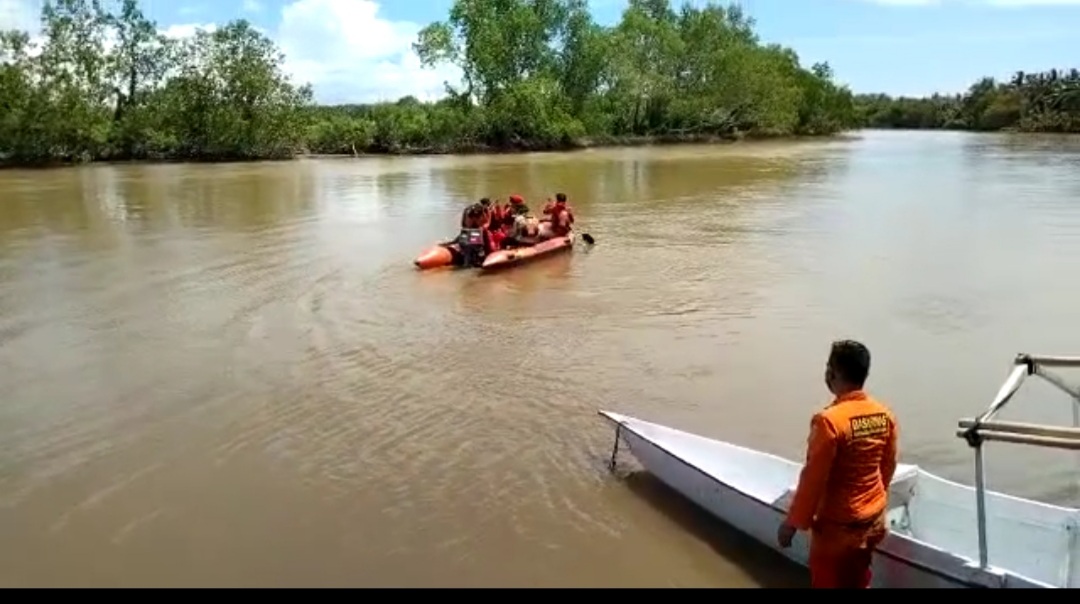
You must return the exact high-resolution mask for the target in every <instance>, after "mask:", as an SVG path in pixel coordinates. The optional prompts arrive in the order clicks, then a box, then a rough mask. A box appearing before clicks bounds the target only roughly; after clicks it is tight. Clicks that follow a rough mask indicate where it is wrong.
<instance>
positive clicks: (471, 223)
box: [461, 202, 498, 254]
mask: <svg viewBox="0 0 1080 604" xmlns="http://www.w3.org/2000/svg"><path fill="white" fill-rule="evenodd" d="M489 203H490V202H489ZM490 222H491V214H490V213H489V212H488V210H487V209H486V208H485V207H484V205H483V204H482V203H474V204H472V205H471V206H469V207H467V208H465V212H464V213H463V214H462V216H461V228H462V229H480V232H481V234H482V235H483V238H484V249H485V251H486V252H487V253H489V254H490V253H492V252H494V251H495V250H497V249H498V248H497V247H495V241H494V238H493V237H492V236H491V235H492V233H491V231H490V230H489V229H488V225H489V224H490Z"/></svg>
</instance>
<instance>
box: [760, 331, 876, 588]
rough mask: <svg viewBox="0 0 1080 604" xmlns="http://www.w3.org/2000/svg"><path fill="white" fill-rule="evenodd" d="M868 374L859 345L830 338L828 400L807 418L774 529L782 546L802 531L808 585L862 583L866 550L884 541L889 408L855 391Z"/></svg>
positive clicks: (866, 581) (866, 575)
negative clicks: (794, 474) (785, 503)
mask: <svg viewBox="0 0 1080 604" xmlns="http://www.w3.org/2000/svg"><path fill="white" fill-rule="evenodd" d="M869 373H870V351H869V350H867V348H866V347H865V346H863V345H862V344H860V343H858V342H853V341H850V340H844V341H839V342H834V343H833V345H832V351H831V353H830V354H829V361H828V364H827V365H826V367H825V385H826V386H828V388H829V390H830V391H831V392H832V393H833V394H834V395H836V399H835V400H834V401H833V402H832V404H831V405H829V406H828V407H826V408H825V409H823V410H821V411H819V412H817V413H816V414H814V417H813V419H812V420H811V421H810V438H809V440H808V443H807V451H806V465H805V466H803V470H802V473H801V474H800V475H799V485H798V487H796V490H795V496H794V497H793V498H792V501H791V508H790V509H789V510H788V515H787V519H786V520H785V521H784V522H783V523H782V524H781V525H780V529H779V530H778V531H777V533H776V540H777V541H778V542H779V544H780V547H782V548H787V547H790V546H791V540H792V538H793V537H794V536H795V531H799V530H802V531H806V530H808V531H810V583H811V587H814V588H834V589H836V588H860V589H866V588H867V587H869V586H870V578H871V571H870V562H871V559H872V557H873V552H874V548H875V547H877V546H878V544H880V543H881V541H882V540H883V539H884V538H885V531H886V528H885V505H886V503H887V499H888V488H889V484H890V483H891V482H892V477H893V472H895V471H896V460H897V425H896V419H895V417H894V416H893V414H892V411H890V410H889V408H888V407H886V406H885V405H883V404H882V403H880V402H878V401H876V400H874V399H873V398H871V397H870V396H869V395H868V394H867V393H866V392H865V391H864V390H863V384H864V383H865V381H866V377H867V375H868V374H869Z"/></svg>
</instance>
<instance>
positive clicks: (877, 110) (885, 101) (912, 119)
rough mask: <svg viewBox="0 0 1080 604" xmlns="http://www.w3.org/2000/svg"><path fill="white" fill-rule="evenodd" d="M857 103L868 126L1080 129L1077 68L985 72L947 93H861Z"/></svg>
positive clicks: (1064, 130)
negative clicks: (1002, 74)
mask: <svg viewBox="0 0 1080 604" xmlns="http://www.w3.org/2000/svg"><path fill="white" fill-rule="evenodd" d="M856 105H857V107H858V113H859V121H860V122H861V123H862V124H863V125H865V126H867V127H871V128H905V129H943V130H976V131H986V132H990V131H1003V130H1008V131H1016V132H1073V133H1080V70H1077V69H1070V70H1068V71H1059V70H1057V69H1051V70H1050V71H1045V72H1042V73H1024V72H1017V73H1016V74H1014V75H1013V77H1012V78H1011V79H1009V80H1008V81H1004V82H999V81H997V80H995V79H993V78H983V79H981V80H979V81H978V82H976V83H975V84H973V85H972V86H971V87H970V88H969V89H968V90H967V91H966V92H964V93H963V94H957V95H951V96H946V95H934V96H931V97H927V98H890V97H888V96H885V95H880V94H879V95H859V96H858V97H856Z"/></svg>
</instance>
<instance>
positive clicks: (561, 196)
mask: <svg viewBox="0 0 1080 604" xmlns="http://www.w3.org/2000/svg"><path fill="white" fill-rule="evenodd" d="M555 201H557V202H559V203H566V193H556V194H555Z"/></svg>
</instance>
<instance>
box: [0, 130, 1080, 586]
mask: <svg viewBox="0 0 1080 604" xmlns="http://www.w3.org/2000/svg"><path fill="white" fill-rule="evenodd" d="M558 190H562V191H565V192H567V193H568V194H569V195H570V196H571V199H572V203H573V204H574V206H575V208H576V210H577V214H578V218H579V223H580V227H581V230H584V231H587V232H589V233H592V234H593V235H594V236H595V237H596V239H597V245H596V246H595V247H592V248H586V247H584V246H582V247H579V248H577V249H576V250H575V251H574V252H573V254H571V255H567V256H562V257H556V258H550V259H547V260H544V261H541V262H538V263H536V264H534V265H531V266H527V267H522V268H520V269H516V270H514V271H511V272H505V273H501V274H498V275H492V276H479V275H476V274H471V273H464V272H440V273H432V274H418V273H417V272H416V271H414V270H413V268H412V266H411V260H412V259H413V257H415V255H416V254H417V253H418V252H419V251H420V250H422V249H423V248H424V247H426V246H427V245H429V244H430V243H431V242H433V241H437V240H441V239H444V238H446V237H447V236H448V235H452V234H453V230H454V229H453V227H454V224H455V221H456V220H457V219H458V216H459V214H460V210H461V208H462V207H463V205H464V204H466V203H467V202H469V201H470V200H474V199H476V198H479V197H481V196H485V195H490V196H500V197H504V198H505V196H506V195H508V194H510V193H514V192H518V193H521V194H523V195H525V196H526V197H527V198H528V199H529V200H531V201H532V202H533V205H534V207H538V206H539V205H540V202H541V201H542V199H543V198H544V197H546V196H548V195H552V194H554V193H555V192H556V191H558ZM1077 275H1080V139H1077V138H1068V137H1019V136H1013V137H1010V136H996V135H971V134H954V133H880V132H864V133H860V134H859V135H858V136H857V137H853V138H851V139H848V140H836V141H830V142H810V143H796V144H790V143H785V144H747V145H736V146H727V147H675V148H664V149H626V150H599V151H589V152H580V153H573V154H565V155H560V154H551V155H524V156H513V157H459V158H454V157H447V158H392V159H386V158H384V159H380V158H372V159H359V160H353V159H337V160H303V161H295V162H289V163H265V164H244V165H240V164H238V165H215V166H187V165H162V166H94V167H86V168H77V169H64V170H55V171H4V172H0V392H2V393H3V398H2V402H0V535H2V536H3V539H2V544H0V585H7V586H14V585H38V586H72V585H90V586H112V585H122V586H140V585H173V586H781V585H800V584H803V583H804V582H805V580H806V578H805V576H804V575H803V573H802V572H801V571H799V570H797V569H793V568H792V567H791V566H789V565H787V564H786V563H784V562H782V561H780V560H779V559H778V558H777V557H776V556H774V555H772V554H771V553H770V552H769V551H767V550H766V549H764V548H762V547H760V546H758V545H756V544H754V543H751V542H748V541H747V540H746V539H745V538H742V537H740V536H739V535H738V534H736V533H734V532H733V531H731V530H730V529H727V528H725V527H723V526H722V525H718V524H717V523H716V522H714V521H712V520H711V519H709V518H708V517H706V516H704V515H703V514H702V513H700V512H698V511H697V510H696V509H695V508H693V507H692V506H690V505H688V504H686V503H685V502H684V501H683V500H682V499H680V498H679V497H677V496H675V495H673V494H672V493H671V492H670V491H669V490H667V489H666V488H665V487H662V486H660V485H659V484H657V482H656V481H655V480H653V479H650V478H649V477H648V476H647V475H643V474H637V473H632V474H631V475H630V476H629V477H624V476H612V475H611V474H610V473H609V472H608V471H607V470H606V468H605V465H604V464H605V461H606V458H607V455H608V454H609V452H610V447H611V436H612V433H611V430H610V429H609V428H608V427H607V426H606V425H604V424H603V423H602V422H601V421H600V420H599V419H598V418H597V417H596V415H595V411H596V409H597V408H609V409H613V410H618V411H622V412H626V413H630V414H633V415H637V416H639V417H642V418H645V419H650V420H654V421H660V422H663V423H667V424H670V425H673V426H676V427H680V428H684V429H691V430H693V431H696V432H699V433H702V434H705V435H707V436H712V437H719V438H724V439H728V440H733V441H735V442H738V443H741V444H745V445H749V446H753V447H758V448H762V449H765V450H768V451H771V452H775V453H778V454H783V455H786V456H789V457H798V456H800V455H801V454H802V451H803V445H804V442H805V437H806V430H807V425H808V420H809V416H810V414H811V413H812V412H813V410H814V409H815V408H816V407H818V406H820V405H822V404H824V403H825V402H826V401H827V396H826V392H825V390H824V386H823V385H822V370H823V365H824V357H825V355H826V353H827V350H828V345H829V342H830V341H831V340H832V339H834V338H839V337H855V338H859V339H862V340H864V341H865V342H867V344H868V345H869V346H870V347H871V349H872V351H873V354H874V367H873V370H872V376H871V383H870V386H871V387H872V389H873V391H874V392H875V393H877V394H878V395H879V396H880V397H882V398H884V399H886V400H888V401H889V402H890V403H891V404H892V405H893V406H894V408H895V410H896V412H897V413H898V415H899V417H900V421H901V422H902V446H903V451H902V454H903V457H904V459H905V461H909V462H915V463H919V464H922V465H924V466H925V467H926V468H927V469H930V470H931V471H934V472H937V473H940V474H942V475H944V476H946V477H949V478H953V479H957V480H962V481H965V482H970V480H971V464H972V462H971V453H970V451H969V450H968V449H967V448H966V446H965V445H964V443H963V442H962V441H961V440H959V439H958V438H956V437H955V436H954V430H955V427H956V421H957V420H958V419H959V418H961V417H964V416H970V415H973V414H975V413H977V412H979V411H980V410H981V409H982V408H983V407H985V405H986V404H988V402H989V400H990V398H991V397H992V396H993V394H994V393H995V392H996V390H997V388H998V387H999V386H1000V383H1001V381H1002V380H1003V379H1004V378H1005V376H1006V374H1007V372H1008V369H1009V364H1010V362H1011V359H1012V357H1013V355H1014V354H1016V353H1017V352H1021V351H1024V352H1034V353H1057V354H1080V337H1078V336H1080V328H1078V327H1077V324H1076V322H1077V310H1076V309H1077V308H1078V307H1080V306H1078V303H1080V290H1078V286H1077V278H1076V276H1077ZM1077 373H1080V372H1077ZM1077 377H1078V378H1080V376H1077ZM1006 416H1007V417H1010V418H1013V419H1026V420H1039V421H1055V422H1068V421H1071V418H1070V410H1069V401H1068V400H1067V399H1065V397H1064V396H1062V395H1060V394H1058V393H1056V392H1055V391H1053V390H1051V389H1050V388H1048V387H1045V386H1041V385H1037V384H1036V385H1034V386H1029V387H1026V388H1025V389H1024V390H1022V391H1021V394H1020V395H1019V396H1018V397H1017V399H1016V400H1015V402H1014V403H1013V404H1012V410H1011V411H1009V412H1008V413H1007V414H1006ZM989 460H990V466H989V467H990V472H991V482H992V486H994V487H996V488H1001V489H1007V490H1009V491H1010V492H1013V493H1018V494H1021V495H1026V496H1032V497H1038V498H1041V499H1044V500H1048V501H1054V502H1059V503H1062V502H1067V503H1071V504H1080V493H1078V492H1077V489H1076V484H1077V480H1078V478H1080V463H1078V461H1077V459H1076V457H1075V456H1072V455H1070V454H1067V453H1060V452H1045V451H1030V450H1026V449H1023V448H1017V447H1015V446H1010V445H997V446H994V447H992V448H991V454H990V457H989ZM632 464H633V462H632V461H631V460H630V458H629V457H626V456H624V457H623V467H624V468H630V469H631V470H632V469H633V465H632Z"/></svg>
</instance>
